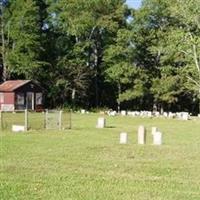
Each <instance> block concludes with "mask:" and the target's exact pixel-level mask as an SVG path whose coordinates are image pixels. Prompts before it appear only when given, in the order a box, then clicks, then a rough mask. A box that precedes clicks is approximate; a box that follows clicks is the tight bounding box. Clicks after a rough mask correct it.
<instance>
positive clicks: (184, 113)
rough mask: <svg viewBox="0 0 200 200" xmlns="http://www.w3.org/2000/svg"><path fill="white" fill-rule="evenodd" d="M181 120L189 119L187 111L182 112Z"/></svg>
mask: <svg viewBox="0 0 200 200" xmlns="http://www.w3.org/2000/svg"><path fill="white" fill-rule="evenodd" d="M182 120H189V113H188V112H182Z"/></svg>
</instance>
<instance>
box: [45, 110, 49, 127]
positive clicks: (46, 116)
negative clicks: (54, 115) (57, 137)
mask: <svg viewBox="0 0 200 200" xmlns="http://www.w3.org/2000/svg"><path fill="white" fill-rule="evenodd" d="M45 111H46V112H45V123H44V124H45V128H46V129H47V126H48V122H47V120H48V109H46V110H45Z"/></svg>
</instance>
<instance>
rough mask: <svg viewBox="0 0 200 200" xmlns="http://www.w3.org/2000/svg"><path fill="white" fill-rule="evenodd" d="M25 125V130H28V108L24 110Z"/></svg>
mask: <svg viewBox="0 0 200 200" xmlns="http://www.w3.org/2000/svg"><path fill="white" fill-rule="evenodd" d="M24 127H25V131H28V110H27V109H25V111H24Z"/></svg>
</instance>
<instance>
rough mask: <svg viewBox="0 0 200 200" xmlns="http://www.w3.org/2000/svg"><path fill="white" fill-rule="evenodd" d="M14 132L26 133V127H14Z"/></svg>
mask: <svg viewBox="0 0 200 200" xmlns="http://www.w3.org/2000/svg"><path fill="white" fill-rule="evenodd" d="M12 131H13V132H24V131H25V126H21V125H12Z"/></svg>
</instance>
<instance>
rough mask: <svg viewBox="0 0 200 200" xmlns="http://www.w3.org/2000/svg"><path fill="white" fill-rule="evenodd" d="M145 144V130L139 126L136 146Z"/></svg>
mask: <svg viewBox="0 0 200 200" xmlns="http://www.w3.org/2000/svg"><path fill="white" fill-rule="evenodd" d="M145 143H146V129H145V127H144V126H139V128H138V144H145Z"/></svg>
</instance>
